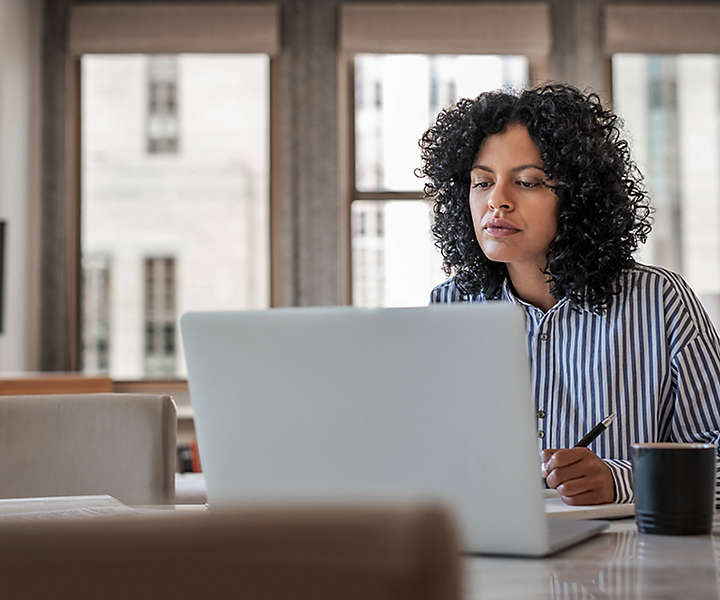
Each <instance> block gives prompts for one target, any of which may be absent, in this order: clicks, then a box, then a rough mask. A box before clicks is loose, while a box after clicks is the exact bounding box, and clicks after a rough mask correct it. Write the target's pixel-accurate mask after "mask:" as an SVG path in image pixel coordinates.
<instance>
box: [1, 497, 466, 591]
mask: <svg viewBox="0 0 720 600" xmlns="http://www.w3.org/2000/svg"><path fill="white" fill-rule="evenodd" d="M168 512H170V511H168ZM0 540H2V542H1V543H0V582H1V583H0V589H2V591H3V597H7V598H54V599H60V600H64V599H70V598H72V599H76V598H83V599H84V598H103V600H120V599H123V600H125V599H127V598H168V599H173V600H184V599H188V600H189V599H192V600H197V599H198V598H203V599H206V600H215V599H223V600H224V599H235V598H238V599H239V598H242V599H243V600H253V599H261V598H262V599H265V600H291V599H292V600H310V599H312V600H338V599H343V600H361V599H362V600H458V599H459V598H460V595H461V593H460V572H459V571H460V553H459V547H458V542H457V539H456V535H455V530H454V526H453V523H452V521H451V519H450V517H449V516H448V513H447V512H446V511H445V510H444V509H443V508H442V507H439V506H436V505H428V504H413V505H404V506H400V505H397V504H396V505H393V506H378V505H376V506H374V507H373V506H370V507H369V506H362V505H355V506H347V505H330V504H326V505H321V506H314V507H313V506H308V505H305V506H301V507H294V508H293V507H285V508H281V507H275V508H271V509H263V508H246V509H242V510H239V511H234V512H222V513H209V514H208V513H207V512H205V511H195V512H181V511H177V512H175V514H172V513H170V514H166V515H160V516H138V517H134V518H133V517H122V518H112V519H108V518H105V517H102V518H95V519H87V520H71V521H26V522H22V521H20V522H15V523H13V522H11V521H10V522H9V521H7V520H5V521H4V520H2V519H0Z"/></svg>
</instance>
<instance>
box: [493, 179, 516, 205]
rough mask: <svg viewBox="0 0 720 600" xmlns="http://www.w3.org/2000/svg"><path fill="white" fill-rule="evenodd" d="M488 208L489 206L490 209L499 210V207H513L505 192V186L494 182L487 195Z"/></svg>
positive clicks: (508, 195)
mask: <svg viewBox="0 0 720 600" xmlns="http://www.w3.org/2000/svg"><path fill="white" fill-rule="evenodd" d="M488 208H490V210H499V209H501V208H502V209H504V210H512V209H513V203H512V200H511V198H510V194H508V193H507V190H506V189H505V186H504V185H502V184H501V183H496V184H495V185H494V186H493V189H492V191H491V192H490V194H489V195H488Z"/></svg>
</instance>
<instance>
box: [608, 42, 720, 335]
mask: <svg viewBox="0 0 720 600" xmlns="http://www.w3.org/2000/svg"><path fill="white" fill-rule="evenodd" d="M612 68H613V94H614V96H613V100H614V106H615V110H616V111H617V112H618V113H619V114H620V116H622V117H623V118H624V120H625V123H626V130H627V133H628V134H629V138H630V141H631V146H632V150H633V155H634V158H635V160H636V162H637V163H638V166H639V167H640V169H641V171H642V172H643V173H644V175H645V177H646V184H647V187H648V189H649V190H650V193H651V196H652V200H653V205H654V206H655V209H656V212H655V224H654V227H653V232H652V233H651V234H650V238H649V240H648V243H647V244H646V245H645V246H644V247H643V248H641V250H640V252H639V253H638V256H637V258H638V260H640V261H641V262H646V263H651V264H656V265H660V266H663V267H667V268H669V269H672V270H674V271H677V272H680V273H681V274H682V275H683V276H684V277H685V278H686V279H687V280H688V282H689V283H690V285H691V286H692V287H693V289H694V290H695V291H696V292H697V293H698V294H699V295H700V296H701V298H702V299H703V301H704V302H705V305H706V306H707V308H708V310H709V312H710V313H711V316H712V317H713V318H714V320H715V323H716V325H720V170H719V169H718V166H720V55H709V54H706V55H702V54H677V55H647V54H616V55H615V56H614V57H613V60H612Z"/></svg>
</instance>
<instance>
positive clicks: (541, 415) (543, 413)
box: [537, 409, 545, 419]
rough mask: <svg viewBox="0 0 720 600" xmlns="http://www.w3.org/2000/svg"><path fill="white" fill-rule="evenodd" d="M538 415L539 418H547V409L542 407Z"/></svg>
mask: <svg viewBox="0 0 720 600" xmlns="http://www.w3.org/2000/svg"><path fill="white" fill-rule="evenodd" d="M537 417H538V419H544V418H545V411H544V410H542V409H540V410H539V411H537Z"/></svg>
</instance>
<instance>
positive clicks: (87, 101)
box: [80, 54, 270, 381]
mask: <svg viewBox="0 0 720 600" xmlns="http://www.w3.org/2000/svg"><path fill="white" fill-rule="evenodd" d="M161 58H162V59H163V60H162V61H161V60H160V59H161ZM166 59H172V60H166ZM158 64H163V65H164V68H166V70H165V75H167V74H168V73H173V72H174V73H175V77H176V80H177V81H180V82H181V83H182V86H179V87H178V86H177V85H175V86H170V87H166V88H165V89H166V90H174V91H173V92H170V93H169V94H165V92H158V93H156V94H154V96H152V97H154V98H155V100H154V101H153V100H152V97H151V96H147V97H146V92H147V89H148V73H149V65H155V66H157V65H158ZM153 68H154V67H153ZM269 70H270V60H269V57H268V56H267V55H264V54H252V55H245V54H178V55H176V56H173V57H157V56H148V55H143V54H112V55H99V54H97V55H96V54H92V55H85V56H83V57H82V59H81V77H82V85H81V89H82V104H81V110H82V112H81V119H80V121H81V124H82V146H81V148H82V156H81V160H82V162H81V176H82V182H81V183H82V206H81V218H82V223H81V232H82V240H81V244H82V245H81V251H82V257H83V260H85V258H86V257H92V256H95V255H96V254H98V253H106V254H109V255H110V256H112V258H113V262H112V282H113V285H112V286H111V287H110V291H109V293H110V295H111V299H110V301H109V302H108V303H107V306H108V307H109V308H108V310H109V311H110V316H109V321H110V322H111V323H112V340H111V341H112V344H111V345H110V346H109V357H108V358H107V360H108V361H109V367H108V371H109V373H110V375H111V376H112V377H113V379H116V380H121V381H122V380H137V379H142V378H146V377H167V376H172V377H179V378H182V377H185V376H186V368H185V360H184V356H183V352H182V346H181V345H180V344H179V343H178V339H179V338H178V334H177V332H176V331H175V330H176V327H177V320H176V319H177V317H179V316H180V315H182V314H183V313H184V312H187V311H190V310H240V309H262V308H266V307H267V306H268V305H269V303H270V222H269V204H270V202H269V167H270V165H269V155H270V153H269V141H270V140H269V121H270V119H269V106H270V98H269V79H270V77H269ZM158 79H162V78H161V77H158ZM164 81H166V82H167V77H165V79H164ZM158 89H160V88H158ZM163 94H165V95H164V96H163ZM174 95H175V96H176V97H175V99H174V100H168V99H169V98H172V97H173V96H174ZM163 98H164V99H163ZM161 107H164V108H162V110H160V109H161ZM180 107H181V108H182V119H183V125H182V152H178V153H177V154H174V155H172V160H162V159H161V160H158V158H159V157H160V155H158V154H150V153H148V149H149V148H148V145H147V136H146V129H147V125H148V121H147V117H148V109H151V110H155V109H156V108H157V109H158V110H160V112H163V111H164V112H165V113H168V114H173V113H174V114H178V110H179V108H180ZM174 131H176V132H177V128H175V129H174ZM158 139H160V138H158ZM165 147H166V148H167V146H165ZM173 257H176V260H175V261H174V263H173V264H160V263H152V264H154V265H155V266H154V267H153V268H152V269H150V268H149V266H148V263H146V261H145V259H146V258H152V259H153V260H160V259H161V258H162V259H165V258H168V259H172V258H173ZM158 265H160V266H158ZM162 290H164V291H162ZM163 294H165V296H166V297H165V298H164V303H163ZM84 306H85V309H86V310H87V309H88V308H89V307H90V306H91V305H90V304H89V303H87V302H86V303H85V305H84ZM163 307H164V308H163ZM163 311H165V312H163ZM170 315H172V316H170ZM90 318H92V317H91V316H85V317H84V318H83V321H82V324H83V327H85V328H87V327H88V326H89V325H88V323H89V322H90V321H89V319H90ZM83 335H85V333H83ZM93 361H94V359H93V358H91V357H89V356H88V357H84V364H85V366H86V368H87V367H88V366H89V365H92V364H94V362H93ZM172 369H174V371H173V370H172Z"/></svg>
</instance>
